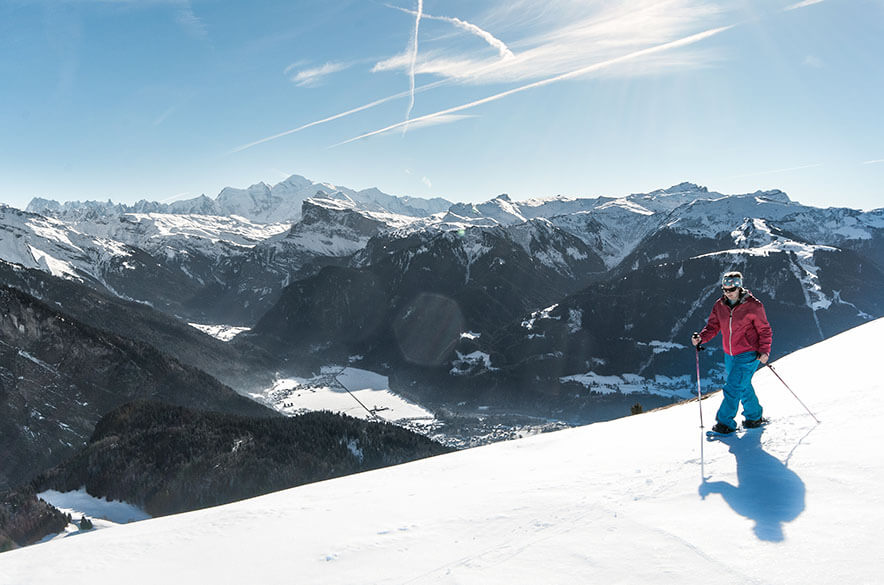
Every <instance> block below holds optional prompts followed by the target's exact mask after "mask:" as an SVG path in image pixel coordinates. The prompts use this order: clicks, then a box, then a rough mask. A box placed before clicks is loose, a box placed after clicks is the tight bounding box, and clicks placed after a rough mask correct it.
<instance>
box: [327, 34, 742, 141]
mask: <svg viewBox="0 0 884 585" xmlns="http://www.w3.org/2000/svg"><path fill="white" fill-rule="evenodd" d="M734 26H736V25H728V26H722V27H719V28H711V29H709V30H706V31H703V32H701V33H697V34H694V35H690V36H687V37H684V38H681V39H678V40H675V41H670V42H668V43H663V44H662V45H656V46H653V47H648V48H647V49H641V50H639V51H633V52H632V53H628V54H626V55H623V56H621V57H615V58H613V59H608V60H607V61H602V62H600V63H593V64H592V65H587V66H585V67H580V68H579V69H575V70H573V71H569V72H567V73H562V74H561V75H555V76H553V77H548V78H546V79H541V80H540V81H535V82H533V83H529V84H527V85H522V86H520V87H516V88H513V89H509V90H507V91H503V92H501V93H497V94H494V95H491V96H488V97H485V98H482V99H480V100H476V101H473V102H470V103H468V104H463V105H460V106H455V107H453V108H448V109H445V110H440V111H438V112H435V113H432V114H427V115H425V116H421V117H419V118H415V119H414V120H413V122H421V121H424V120H428V119H431V118H435V117H437V116H445V115H448V114H453V113H454V112H460V111H462V110H467V109H470V108H475V107H476V106H481V105H483V104H487V103H490V102H495V101H497V100H499V99H503V98H505V97H508V96H511V95H513V94H516V93H521V92H523V91H527V90H529V89H534V88H536V87H543V86H545V85H550V84H553V83H557V82H559V81H565V80H566V79H573V78H575V77H580V76H581V75H586V74H587V73H592V72H594V71H598V70H600V69H604V68H606V67H610V66H612V65H618V64H620V63H624V62H626V61H631V60H633V59H637V58H639V57H644V56H646V55H652V54H654V53H660V52H662V51H666V50H669V49H674V48H677V47H683V46H686V45H691V44H693V43H696V42H699V41H702V40H704V39H707V38H709V37H712V36H715V35H717V34H718V33H720V32H723V31H726V30H728V29H731V28H733V27H734ZM408 123H409V121H408V120H406V121H404V122H399V123H397V124H392V125H390V126H387V127H386V128H381V129H380V130H374V131H373V132H368V133H366V134H362V135H360V136H356V137H355V138H351V139H349V140H345V141H343V142H338V143H337V144H333V145H332V146H331V147H329V148H334V147H335V146H341V145H343V144H349V143H350V142H356V141H357V140H361V139H363V138H368V137H369V136H375V135H377V134H383V133H384V132H389V131H390V130H394V129H396V128H400V127H402V126H405V125H406V124H408Z"/></svg>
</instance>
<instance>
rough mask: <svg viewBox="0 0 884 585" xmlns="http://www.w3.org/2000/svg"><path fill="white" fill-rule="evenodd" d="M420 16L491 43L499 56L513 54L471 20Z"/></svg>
mask: <svg viewBox="0 0 884 585" xmlns="http://www.w3.org/2000/svg"><path fill="white" fill-rule="evenodd" d="M387 6H389V7H390V8H394V9H396V10H400V11H402V12H405V13H406V14H412V15H415V14H417V13H416V12H415V11H414V10H409V9H407V8H402V7H400V6H393V5H392V4H387ZM421 17H422V18H425V19H430V20H441V21H443V22H449V23H451V24H453V25H454V26H456V27H457V28H459V29H461V30H465V31H467V32H468V33H470V34H474V35H476V36H477V37H479V38H481V39H482V40H483V41H485V42H486V43H488V44H489V45H491V46H492V47H493V48H495V49H496V50H497V52H498V53H499V54H500V56H501V58H504V59H506V58H508V57H512V56H513V52H512V51H510V48H509V47H507V46H506V43H504V42H503V41H502V40H500V39H499V38H497V37H495V36H494V35H493V34H491V33H490V32H488V31H487V30H485V29H483V28H481V27H479V26H476V25H475V24H473V23H472V22H467V21H466V20H461V19H459V18H455V17H452V16H433V15H431V14H422V15H421Z"/></svg>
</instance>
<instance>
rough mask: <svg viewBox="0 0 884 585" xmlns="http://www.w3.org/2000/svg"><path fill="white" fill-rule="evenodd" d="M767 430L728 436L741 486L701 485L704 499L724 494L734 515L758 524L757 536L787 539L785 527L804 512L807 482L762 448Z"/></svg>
mask: <svg viewBox="0 0 884 585" xmlns="http://www.w3.org/2000/svg"><path fill="white" fill-rule="evenodd" d="M763 431H764V429H760V430H752V431H749V432H747V433H746V434H744V435H743V436H742V437H737V436H730V437H724V438H723V439H722V441H723V442H724V443H726V444H727V445H728V446H729V447H730V452H731V453H733V454H734V456H735V457H736V458H737V480H738V481H739V485H736V486H734V485H731V484H729V483H728V482H726V481H712V482H707V481H706V478H703V483H701V484H700V490H699V491H700V496H701V497H703V498H704V499H705V498H706V496H707V495H709V494H721V496H722V497H723V498H724V501H726V502H727V503H728V504H729V505H730V507H731V508H733V509H734V512H736V513H737V514H740V515H741V516H745V517H746V518H749V519H750V520H754V521H755V528H754V530H755V535H756V536H757V537H758V538H759V539H761V540H767V541H771V542H780V541H782V540H784V539H785V536H784V535H783V524H784V523H786V522H791V521H792V520H794V519H795V518H797V517H798V516H799V515H800V514H801V512H803V511H804V491H805V490H804V482H803V481H801V478H800V477H798V475H797V474H796V473H795V472H794V471H792V470H791V469H789V468H788V467H786V466H785V465H784V464H783V462H782V461H780V460H779V459H777V458H776V457H774V456H773V455H771V454H770V453H767V452H766V451H765V450H764V449H763V448H762V447H761V435H762V432H763Z"/></svg>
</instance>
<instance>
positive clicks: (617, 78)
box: [0, 0, 884, 209]
mask: <svg viewBox="0 0 884 585" xmlns="http://www.w3.org/2000/svg"><path fill="white" fill-rule="evenodd" d="M882 56H884V2H882V0H805V1H799V0H731V1H725V0H722V1H709V0H655V1H651V0H604V1H602V0H505V1H501V2H483V1H479V0H471V1H461V0H448V1H445V2H441V1H434V0H404V1H403V0H399V1H398V2H397V1H394V0H390V1H389V2H386V1H382V0H379V1H373V0H358V1H352V2H351V1H338V2H335V1H333V0H285V1H275V0H255V1H253V2H241V1H226V0H0V201H2V202H4V203H8V204H10V205H13V206H16V207H24V206H25V205H26V204H27V202H28V201H30V199H31V198H32V197H34V196H41V197H48V198H53V199H58V200H70V199H102V200H103V199H112V200H114V201H119V202H133V201H136V200H138V199H142V198H144V199H150V200H157V201H163V200H165V201H171V200H174V199H180V198H187V197H195V196H197V195H200V194H203V193H205V194H206V195H209V196H210V197H214V196H215V195H217V193H218V192H219V191H220V190H221V189H222V188H223V187H225V186H235V187H246V186H248V185H250V184H253V183H257V182H259V181H264V182H266V183H269V184H274V183H276V182H279V181H281V180H282V179H284V178H285V177H287V176H288V175H290V174H300V175H304V176H306V177H308V178H310V179H313V180H316V181H328V182H332V183H336V184H339V185H344V186H348V187H351V188H356V189H361V188H367V187H378V188H380V189H381V190H383V191H385V192H387V193H391V194H396V195H411V196H420V197H431V196H440V197H445V198H447V199H450V200H454V201H484V200H487V199H489V198H491V197H494V196H496V195H498V194H500V193H508V194H509V195H510V196H511V197H513V198H514V199H526V198H529V197H544V196H552V195H558V194H562V195H572V196H598V195H614V196H620V195H626V194H629V193H636V192H646V191H650V190H653V189H657V188H665V187H668V186H670V185H673V184H676V183H679V182H681V181H692V182H695V183H699V184H701V185H706V186H708V187H709V188H710V189H712V190H715V191H720V192H723V193H744V192H750V191H755V190H757V189H771V188H779V189H782V190H784V191H786V192H787V193H788V194H789V195H790V196H791V197H792V198H793V199H795V200H798V201H801V202H802V203H806V204H811V205H817V206H822V207H826V206H848V207H856V208H864V209H870V208H875V207H882V206H884V196H882V195H884V187H882V186H884V116H882V105H881V104H882V103H884V99H882V95H884V68H882V63H881V60H882Z"/></svg>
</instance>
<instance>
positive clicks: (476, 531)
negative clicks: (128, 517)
mask: <svg viewBox="0 0 884 585" xmlns="http://www.w3.org/2000/svg"><path fill="white" fill-rule="evenodd" d="M882 336H884V320H878V321H875V322H872V323H870V324H867V325H865V326H862V327H859V328H857V329H854V330H852V331H849V332H846V333H844V334H842V335H839V336H837V337H835V338H832V339H829V340H827V341H825V342H822V343H820V344H818V345H815V346H813V347H810V348H807V349H805V350H802V351H800V352H796V353H795V354H792V355H790V356H787V357H785V358H783V359H781V360H778V361H777V362H776V363H775V367H776V368H777V371H778V373H779V374H780V375H781V376H782V377H783V378H784V379H785V380H786V381H787V382H788V383H789V385H790V386H791V387H792V388H793V389H794V390H795V391H796V392H797V393H798V394H799V396H800V397H801V399H802V400H803V401H804V402H805V403H806V404H807V405H808V406H809V407H810V408H811V409H812V410H813V411H814V413H815V414H816V415H817V416H818V417H819V418H820V420H821V421H822V423H821V424H816V423H815V422H814V421H813V419H812V418H811V417H810V416H809V415H808V414H807V413H806V412H805V411H804V409H803V408H802V407H801V405H800V404H799V403H798V402H797V401H796V400H795V399H794V398H793V397H792V395H791V394H789V392H788V391H787V390H786V389H785V388H784V387H783V386H782V384H780V382H779V381H778V380H777V379H776V378H774V376H773V375H772V374H771V372H770V371H769V370H767V369H764V370H762V371H760V372H759V373H758V374H757V375H756V378H755V386H756V388H757V389H758V393H759V397H760V399H761V402H762V404H763V405H764V407H765V414H766V415H767V416H769V417H771V418H772V419H773V422H772V423H771V424H770V425H769V426H768V427H766V428H764V429H760V430H754V431H748V432H746V433H745V434H743V435H742V436H739V437H733V438H728V439H726V441H715V442H707V441H705V440H704V438H703V434H702V429H700V428H699V412H698V403H697V402H688V403H685V404H681V405H676V406H673V407H669V408H666V409H662V410H658V411H653V412H649V413H645V414H642V415H638V416H632V417H628V418H624V419H620V420H615V421H611V422H606V423H598V424H593V425H589V426H586V427H582V428H574V429H568V430H564V431H560V432H557V433H549V434H543V435H538V436H534V437H531V438H528V439H524V440H520V441H510V442H504V443H496V444H492V445H489V446H486V447H480V448H476V449H471V450H466V451H461V452H457V453H453V454H450V455H444V456H440V457H435V458H432V459H425V460H421V461H417V462H414V463H409V464H406V465H400V466H397V467H393V468H387V469H382V470H377V471H372V472H368V473H363V474H358V475H353V476H348V477H344V478H340V479H335V480H330V481H326V482H321V483H316V484H311V485H307V486H302V487H298V488H294V489H291V490H286V491H282V492H277V493H274V494H269V495H266V496H263V497H259V498H254V499H251V500H246V501H242V502H238V503H234V504H229V505H226V506H220V507H217V508H212V509H206V510H201V511H197V512H192V513H188V514H181V515H177V516H171V517H165V518H158V519H152V520H146V521H143V522H138V523H134V524H128V525H125V526H120V527H117V528H114V529H113V530H103V531H97V532H94V533H88V534H84V535H83V536H81V537H78V538H74V539H64V540H61V541H54V542H50V543H46V544H41V545H37V546H32V547H28V548H25V549H20V550H17V551H12V552H10V553H5V554H3V555H0V583H3V584H7V583H8V584H16V585H29V584H40V585H51V584H53V583H64V584H66V585H70V584H75V583H89V584H102V583H120V582H125V583H130V584H142V583H143V584H148V583H151V584H153V583H156V582H157V581H158V580H160V579H167V578H169V577H171V578H172V580H173V581H174V582H180V583H193V582H198V583H212V584H213V585H215V584H226V583H231V584H233V583H243V582H249V583H262V584H276V583H279V584H283V583H286V584H287V583H291V582H294V581H297V582H300V583H321V584H323V585H335V584H341V585H343V584H348V585H350V584H354V583H359V584H406V583H419V584H421V585H424V584H430V585H432V584H442V583H444V584H449V583H451V584H453V583H457V584H476V585H479V584H481V585H496V584H500V585H504V584H505V585H512V584H521V583H524V584H538V583H542V584H544V585H548V584H550V585H553V584H566V583H567V584H569V585H570V584H573V583H624V584H625V583H629V584H633V583H652V584H658V583H666V584H668V583H672V584H676V583H677V584H683V583H716V584H731V583H733V584H740V585H745V584H747V583H749V584H755V583H757V584H761V583H763V584H781V583H782V584H792V583H795V584H799V583H800V584H802V585H805V584H807V583H834V582H844V583H851V584H861V583H862V584H866V583H877V582H880V561H879V558H880V555H879V550H878V549H879V546H880V539H881V536H882V528H881V527H882V526H884V497H882V495H881V490H880V486H881V485H882V480H884V465H882V460H881V458H880V456H879V455H878V450H879V446H880V443H881V439H882V433H884V431H882V429H884V426H882V424H881V423H882V415H881V414H879V413H878V411H876V410H874V409H873V408H872V406H873V405H874V404H876V402H875V401H876V399H878V398H880V396H881V392H882V390H884V384H882V381H881V376H880V375H879V373H878V371H877V368H876V366H877V359H876V355H877V350H876V348H877V346H878V345H880V339H881V338H882ZM692 361H693V355H691V354H688V355H687V356H686V368H690V367H691V366H692ZM718 402H719V398H718V396H717V395H713V396H711V397H709V398H708V399H706V400H704V401H703V402H702V407H703V414H704V419H705V421H706V425H707V427H708V426H711V424H712V422H711V421H712V420H713V418H714V411H715V409H716V408H717V406H718Z"/></svg>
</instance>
